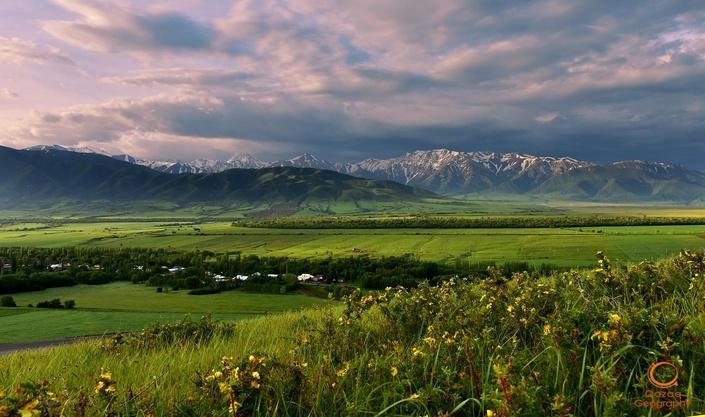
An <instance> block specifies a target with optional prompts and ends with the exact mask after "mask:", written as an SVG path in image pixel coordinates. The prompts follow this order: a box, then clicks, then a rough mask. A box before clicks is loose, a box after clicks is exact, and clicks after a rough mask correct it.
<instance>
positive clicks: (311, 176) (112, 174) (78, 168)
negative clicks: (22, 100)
mask: <svg viewBox="0 0 705 417" xmlns="http://www.w3.org/2000/svg"><path fill="white" fill-rule="evenodd" d="M432 196H434V194H432V193H430V192H427V191H423V190H419V189H415V188H411V187H407V186H405V185H402V184H399V183H395V182H391V181H374V180H366V179H361V178H356V177H351V176H348V175H344V174H339V173H337V172H333V171H325V170H316V169H308V168H292V167H281V168H263V169H231V170H228V171H224V172H220V173H216V174H182V175H173V174H166V173H160V172H157V171H153V170H151V169H149V168H146V167H143V166H139V165H134V164H130V163H127V162H122V161H117V160H115V159H112V158H109V157H106V156H101V155H94V154H79V153H74V152H63V151H46V152H36V151H21V150H15V149H11V148H6V147H0V202H5V203H12V204H18V203H23V202H24V203H27V202H37V201H53V200H82V201H89V200H110V201H135V200H140V201H173V202H179V203H185V202H205V201H219V202H222V201H240V202H248V203H253V202H279V203H282V202H287V203H291V204H293V205H298V204H301V203H303V202H306V201H355V200H370V201H398V200H415V199H419V198H424V197H432Z"/></svg>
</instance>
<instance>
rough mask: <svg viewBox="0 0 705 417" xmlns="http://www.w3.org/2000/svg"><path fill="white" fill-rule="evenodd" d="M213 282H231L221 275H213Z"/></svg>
mask: <svg viewBox="0 0 705 417" xmlns="http://www.w3.org/2000/svg"><path fill="white" fill-rule="evenodd" d="M213 280H215V282H227V281H231V280H232V278H228V277H226V276H225V275H221V274H215V275H213Z"/></svg>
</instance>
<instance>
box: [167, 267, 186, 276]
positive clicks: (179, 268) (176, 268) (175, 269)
mask: <svg viewBox="0 0 705 417" xmlns="http://www.w3.org/2000/svg"><path fill="white" fill-rule="evenodd" d="M185 270H186V268H184V267H183V266H172V267H171V268H169V273H171V274H175V273H177V272H181V271H185Z"/></svg>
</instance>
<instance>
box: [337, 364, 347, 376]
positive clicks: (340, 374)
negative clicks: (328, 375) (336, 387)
mask: <svg viewBox="0 0 705 417" xmlns="http://www.w3.org/2000/svg"><path fill="white" fill-rule="evenodd" d="M349 369H350V367H349V365H348V364H347V363H346V364H345V367H344V368H341V369H338V372H336V373H335V374H336V375H338V376H341V377H342V376H345V375H346V374H347V373H348V370H349Z"/></svg>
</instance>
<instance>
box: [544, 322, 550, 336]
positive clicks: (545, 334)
mask: <svg viewBox="0 0 705 417" xmlns="http://www.w3.org/2000/svg"><path fill="white" fill-rule="evenodd" d="M543 334H544V336H548V335H550V334H551V325H550V324H548V323H547V324H544V325H543Z"/></svg>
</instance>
